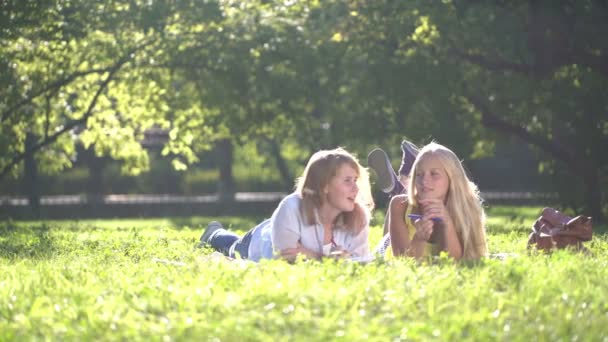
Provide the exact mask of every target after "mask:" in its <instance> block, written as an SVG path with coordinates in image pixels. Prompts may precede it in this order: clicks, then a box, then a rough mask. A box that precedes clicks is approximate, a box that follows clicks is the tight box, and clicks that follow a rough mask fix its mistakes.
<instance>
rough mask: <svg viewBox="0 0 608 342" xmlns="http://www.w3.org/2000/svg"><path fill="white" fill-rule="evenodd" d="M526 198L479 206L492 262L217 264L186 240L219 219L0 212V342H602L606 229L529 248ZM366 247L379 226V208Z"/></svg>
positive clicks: (238, 225) (606, 308)
mask: <svg viewBox="0 0 608 342" xmlns="http://www.w3.org/2000/svg"><path fill="white" fill-rule="evenodd" d="M539 213H540V208H531V207H526V208H516V207H495V208H489V210H488V214H489V217H490V218H489V222H488V239H489V244H490V250H491V252H492V253H508V254H507V256H506V257H505V258H504V259H498V258H488V259H486V260H483V261H481V262H478V263H454V262H452V261H450V260H448V259H446V258H439V259H437V260H435V261H433V262H424V263H417V262H415V261H413V260H410V259H393V260H388V261H375V262H372V263H370V264H358V263H352V262H333V261H325V262H322V263H321V262H300V263H298V264H296V265H289V264H287V263H285V262H282V261H277V260H275V261H264V262H262V263H259V264H254V263H249V262H244V261H238V260H237V261H228V260H226V259H224V258H221V257H216V256H214V255H213V254H212V253H211V251H210V250H208V249H196V248H194V246H195V244H196V243H197V242H198V238H199V236H200V234H201V232H202V228H203V226H204V225H205V224H206V222H208V221H209V220H211V219H219V220H220V221H222V222H224V223H225V224H226V225H227V226H230V227H232V228H233V229H240V231H241V232H243V231H245V230H246V229H248V228H249V227H251V226H252V225H253V224H255V223H256V222H257V221H258V220H259V219H260V218H236V217H229V218H208V217H194V218H188V219H183V218H176V219H141V220H99V221H93V220H91V221H44V222H2V223H0V341H11V340H15V341H23V340H61V341H66V340H67V341H70V340H77V341H82V340H110V341H112V340H120V341H125V340H126V341H137V340H146V341H147V340H155V341H182V340H187V341H189V340H196V341H218V340H221V341H237V340H238V341H241V340H247V341H249V340H265V341H273V340H297V341H322V340H344V341H352V340H378V341H399V340H412V341H418V340H444V341H455V340H463V339H464V340H479V341H488V340H508V341H531V340H533V341H537V340H538V341H556V340H562V341H576V340H578V341H608V286H607V285H606V280H607V279H608V267H607V266H608V256H607V255H608V253H607V251H608V239H607V235H606V234H605V232H606V227H605V226H598V225H596V226H594V232H595V235H594V238H593V240H592V241H591V242H589V243H587V247H588V248H589V249H590V250H591V252H592V255H590V256H587V255H582V254H578V253H571V252H568V251H559V252H556V253H553V254H552V255H543V254H537V253H533V254H529V253H528V252H527V251H526V241H527V234H528V233H529V231H530V227H531V225H532V223H533V222H534V219H535V218H536V216H538V215H539ZM377 215H379V216H377V217H376V218H375V219H374V222H373V224H374V227H373V228H372V234H371V245H372V246H373V245H375V243H376V242H377V241H378V240H379V239H380V237H381V223H382V217H381V215H382V214H381V213H379V214H377Z"/></svg>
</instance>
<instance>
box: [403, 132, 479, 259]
mask: <svg viewBox="0 0 608 342" xmlns="http://www.w3.org/2000/svg"><path fill="white" fill-rule="evenodd" d="M429 156H434V157H436V158H437V159H438V160H439V162H440V163H441V165H442V166H443V168H444V169H445V172H446V174H447V175H448V179H449V187H448V193H447V195H446V199H445V202H446V203H445V205H446V208H447V210H448V213H449V215H450V217H451V218H452V220H453V221H454V225H455V229H456V233H457V235H458V238H459V239H460V243H461V245H462V251H463V257H464V258H465V259H479V258H481V257H483V256H486V255H487V254H488V247H487V242H486V232H485V224H486V215H485V212H484V210H483V206H482V203H483V201H482V199H481V197H480V196H479V189H478V188H477V185H475V183H473V182H472V181H471V180H469V177H468V176H467V174H466V172H465V170H464V167H463V166H462V163H461V162H460V159H458V157H457V156H456V154H455V153H454V152H452V150H450V149H449V148H447V147H445V146H443V145H440V144H437V143H434V142H432V143H430V144H428V145H426V146H424V147H423V148H422V149H421V150H420V152H419V153H418V156H417V157H416V161H415V162H414V165H413V167H412V171H411V173H410V179H409V189H410V193H411V196H408V198H409V203H410V205H412V206H417V205H418V200H417V198H416V197H417V196H416V195H417V189H416V172H417V170H418V165H419V163H420V161H421V160H422V159H424V158H427V157H429Z"/></svg>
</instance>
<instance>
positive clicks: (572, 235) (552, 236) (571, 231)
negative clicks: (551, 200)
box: [528, 208, 593, 251]
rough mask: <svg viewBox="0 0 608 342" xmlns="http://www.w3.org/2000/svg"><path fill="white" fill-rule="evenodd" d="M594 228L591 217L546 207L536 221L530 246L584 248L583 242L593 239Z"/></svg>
mask: <svg viewBox="0 0 608 342" xmlns="http://www.w3.org/2000/svg"><path fill="white" fill-rule="evenodd" d="M592 236H593V230H592V227H591V217H587V216H582V215H579V216H577V217H575V218H572V217H570V216H567V215H564V214H563V213H561V212H559V211H557V210H555V209H553V208H544V209H543V212H542V214H541V216H540V217H539V218H538V219H537V220H536V222H534V226H533V227H532V233H531V234H530V236H529V238H528V248H530V247H532V246H535V247H536V248H537V249H541V250H545V251H549V250H551V249H553V248H566V247H572V248H574V249H576V250H581V249H584V246H583V242H584V241H589V240H591V237H592Z"/></svg>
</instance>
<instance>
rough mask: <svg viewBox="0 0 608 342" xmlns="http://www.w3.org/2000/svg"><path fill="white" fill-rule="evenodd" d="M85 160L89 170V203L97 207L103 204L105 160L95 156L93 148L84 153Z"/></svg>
mask: <svg viewBox="0 0 608 342" xmlns="http://www.w3.org/2000/svg"><path fill="white" fill-rule="evenodd" d="M83 153H84V159H85V161H86V164H87V167H88V169H89V177H88V179H87V203H88V204H89V206H92V207H97V206H99V205H100V204H102V203H103V195H104V182H103V169H104V164H105V163H104V160H103V158H99V157H97V156H96V155H95V150H94V148H93V146H90V147H89V148H88V149H87V150H84V151H83Z"/></svg>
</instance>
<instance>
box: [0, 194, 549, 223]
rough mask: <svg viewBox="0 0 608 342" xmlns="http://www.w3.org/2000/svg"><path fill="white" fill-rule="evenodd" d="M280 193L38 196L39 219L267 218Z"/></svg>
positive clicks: (7, 209)
mask: <svg viewBox="0 0 608 342" xmlns="http://www.w3.org/2000/svg"><path fill="white" fill-rule="evenodd" d="M286 195H287V194H286V193H283V192H237V193H236V194H235V197H234V200H233V201H231V200H226V199H223V198H222V197H221V196H219V195H218V194H207V195H196V196H184V195H170V194H148V195H142V194H138V195H126V194H110V195H103V196H98V197H87V196H86V195H56V196H41V199H40V213H39V215H38V218H56V219H59V218H89V217H159V216H192V215H243V214H249V215H251V214H253V215H262V216H263V215H270V214H271V213H272V210H274V208H275V207H276V205H277V204H278V203H279V202H280V201H281V199H282V198H283V197H284V196H286ZM481 196H482V198H483V199H484V200H485V201H486V202H487V203H489V204H511V205H530V204H539V203H542V204H548V203H550V202H553V201H554V200H555V199H557V195H556V194H551V193H535V192H482V194H481ZM32 216H33V215H32V212H31V209H30V207H29V201H28V199H27V198H26V197H9V196H0V218H14V219H24V218H32Z"/></svg>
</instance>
